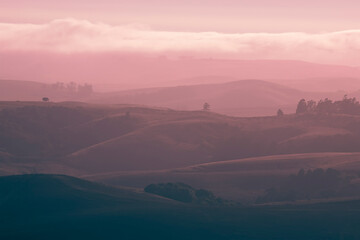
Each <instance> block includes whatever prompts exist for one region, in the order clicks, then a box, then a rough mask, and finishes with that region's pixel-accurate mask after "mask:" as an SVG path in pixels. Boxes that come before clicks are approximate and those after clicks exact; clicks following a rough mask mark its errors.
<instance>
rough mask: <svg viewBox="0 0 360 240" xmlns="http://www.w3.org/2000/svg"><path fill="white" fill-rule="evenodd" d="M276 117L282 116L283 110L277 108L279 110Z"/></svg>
mask: <svg viewBox="0 0 360 240" xmlns="http://www.w3.org/2000/svg"><path fill="white" fill-rule="evenodd" d="M277 116H278V117H281V116H284V112H283V110H281V109H280V108H279V110H278V111H277Z"/></svg>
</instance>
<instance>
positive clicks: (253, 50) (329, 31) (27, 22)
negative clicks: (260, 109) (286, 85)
mask: <svg viewBox="0 0 360 240" xmlns="http://www.w3.org/2000/svg"><path fill="white" fill-rule="evenodd" d="M359 9H360V1H357V0H342V1H340V0H337V1H335V0H326V1H325V0H317V1H309V0H291V1H288V0H286V1H285V0H222V1H215V0H198V1H190V0H183V1H174V0H152V1H145V0H132V1H119V0H102V1H100V0H76V1H74V0H62V1H55V0H31V1H29V0H1V2H0V54H2V55H3V56H11V59H12V60H14V59H15V60H16V59H17V57H18V58H19V59H20V58H25V59H28V61H29V64H25V63H24V64H25V65H26V66H25V65H24V67H23V68H22V66H17V67H14V71H15V69H16V73H19V72H22V70H23V69H25V67H27V68H26V69H27V71H28V70H29V67H28V66H29V65H30V64H31V62H34V61H36V59H35V58H36V57H35V56H39V54H40V55H41V56H47V57H46V58H50V57H51V56H52V55H53V56H56V58H61V56H63V57H64V59H68V57H69V56H71V55H74V56H75V55H77V54H81V55H82V56H83V55H84V54H91V56H92V57H93V58H94V57H95V58H96V56H97V55H99V56H101V55H102V54H109V53H110V54H114V55H116V54H119V55H122V56H123V55H124V54H129V53H131V54H142V55H143V54H146V55H152V56H155V57H158V56H167V57H170V58H178V57H181V56H191V57H198V58H222V59H224V58H229V59H244V60H247V59H250V60H254V59H275V60H288V59H291V60H300V61H308V62H315V63H324V64H337V65H351V66H360V14H359V13H358V10H359ZM35 53H36V54H35ZM32 58H33V60H32ZM3 61H6V60H4V59H3ZM108 61H110V60H108ZM19 62H20V61H19ZM46 62H47V60H46V59H45V58H44V59H43V64H42V65H41V66H42V67H43V68H44V69H46V67H47V65H46ZM104 64H105V63H104ZM106 64H108V62H107V63H106ZM82 65H86V64H85V63H83V62H82ZM52 67H53V66H52ZM60 67H61V66H59V68H60ZM0 70H1V69H0ZM6 72H7V73H6V74H2V73H3V72H2V71H0V79H1V78H6V77H8V76H18V75H16V74H15V72H14V74H12V73H11V71H10V70H9V69H7V70H6ZM34 72H35V71H34ZM28 74H31V71H30V72H28ZM36 74H40V75H41V73H39V69H37V71H36ZM19 76H20V75H19Z"/></svg>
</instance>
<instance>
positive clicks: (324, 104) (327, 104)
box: [296, 95, 360, 115]
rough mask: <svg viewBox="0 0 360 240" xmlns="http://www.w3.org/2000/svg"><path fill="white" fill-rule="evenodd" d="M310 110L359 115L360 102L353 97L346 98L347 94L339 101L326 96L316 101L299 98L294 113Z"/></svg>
mask: <svg viewBox="0 0 360 240" xmlns="http://www.w3.org/2000/svg"><path fill="white" fill-rule="evenodd" d="M311 112H315V113H341V114H353V115H360V104H359V101H357V100H356V98H355V97H353V98H348V96H347V95H345V96H344V98H343V99H342V100H339V101H332V100H330V99H328V98H325V99H321V100H320V101H318V102H315V101H314V100H309V101H306V100H305V99H301V100H300V101H299V103H298V105H297V108H296V113H297V114H302V113H311Z"/></svg>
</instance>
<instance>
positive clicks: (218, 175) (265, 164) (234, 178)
mask: <svg viewBox="0 0 360 240" xmlns="http://www.w3.org/2000/svg"><path fill="white" fill-rule="evenodd" d="M319 168H321V169H325V170H326V169H329V168H331V169H336V170H338V171H340V172H342V173H345V174H347V175H349V176H351V182H352V183H354V184H355V185H356V186H358V182H359V181H360V178H359V176H360V153H358V152H356V153H334V152H326V153H304V154H286V155H274V156H264V157H252V158H244V159H238V160H227V161H221V162H212V163H204V164H198V165H194V166H189V167H185V168H176V169H168V170H158V171H127V172H125V171H123V172H110V173H103V174H94V175H86V176H84V177H86V178H88V179H92V180H96V181H101V182H105V183H107V184H112V185H127V186H132V187H145V186H146V185H147V184H150V183H158V182H165V181H170V182H184V183H187V184H190V185H192V186H195V187H198V188H201V187H202V188H206V189H209V190H211V191H213V192H214V193H216V194H217V195H219V196H221V197H225V198H228V199H235V200H241V201H245V202H247V201H254V200H255V199H256V197H258V196H259V195H261V194H262V193H263V192H264V191H265V190H267V189H269V188H272V187H274V186H277V185H279V184H281V183H282V182H286V181H288V180H289V176H290V175H293V174H297V173H298V172H299V170H300V169H305V170H309V169H312V170H314V169H319ZM351 194H355V195H356V194H360V192H359V191H358V190H354V192H353V193H351Z"/></svg>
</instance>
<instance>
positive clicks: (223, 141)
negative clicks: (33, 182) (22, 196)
mask: <svg viewBox="0 0 360 240" xmlns="http://www.w3.org/2000/svg"><path fill="white" fill-rule="evenodd" d="M0 109H1V110H0V117H1V119H2V121H1V122H0V130H1V131H0V151H1V152H2V154H1V155H0V158H1V161H0V166H1V171H2V172H4V173H6V172H9V173H36V172H44V171H45V172H46V168H47V167H46V166H48V170H49V169H51V173H64V172H66V171H65V170H66V169H68V168H72V169H74V171H73V172H72V174H73V173H75V172H82V173H83V174H87V173H106V172H113V171H126V170H159V169H171V168H181V167H187V166H191V165H195V164H201V163H209V162H217V161H225V160H232V159H240V158H248V157H257V156H266V155H277V154H295V153H297V154H298V153H316V152H357V151H358V149H359V147H360V141H359V140H360V129H359V127H358V126H359V123H360V118H359V117H358V116H351V115H322V114H308V115H285V116H283V117H254V118H235V117H229V116H224V115H219V114H215V113H212V112H205V111H174V110H169V109H161V108H158V109H154V108H146V107H140V106H132V105H95V104H85V103H75V102H64V103H40V102H1V103H0ZM56 168H58V169H56ZM67 173H69V172H67ZM77 174H79V173H77Z"/></svg>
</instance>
